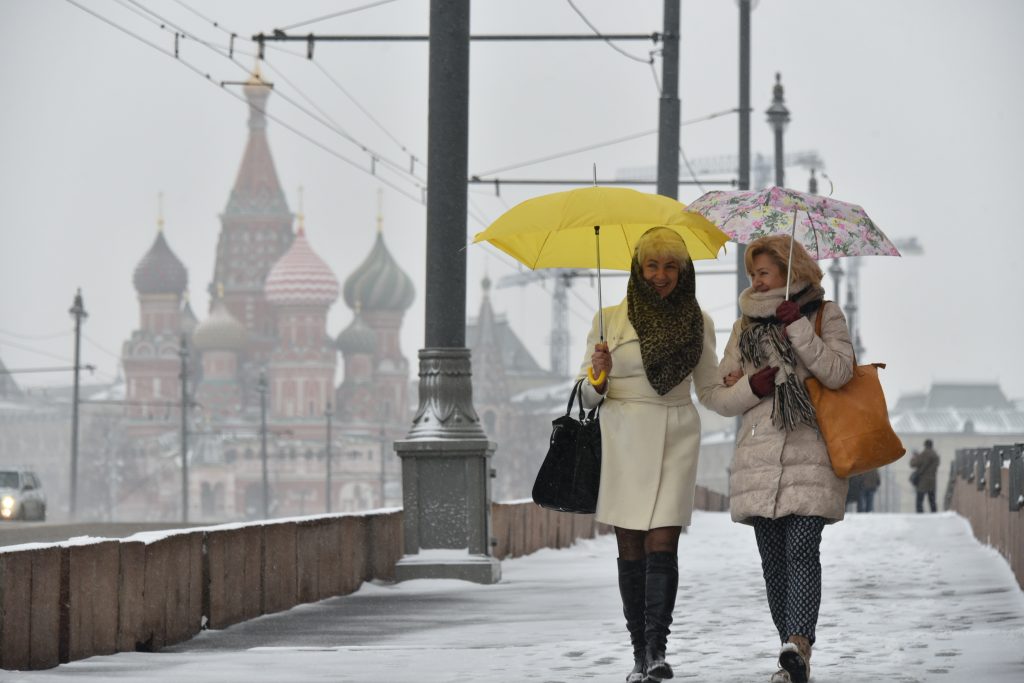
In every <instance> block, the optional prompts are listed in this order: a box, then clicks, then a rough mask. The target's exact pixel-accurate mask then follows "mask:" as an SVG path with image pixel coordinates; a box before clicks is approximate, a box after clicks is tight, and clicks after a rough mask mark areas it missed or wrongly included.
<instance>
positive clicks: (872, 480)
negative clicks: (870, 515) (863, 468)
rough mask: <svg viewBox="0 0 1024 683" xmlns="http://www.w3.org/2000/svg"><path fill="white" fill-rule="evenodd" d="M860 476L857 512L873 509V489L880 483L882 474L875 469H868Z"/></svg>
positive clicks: (871, 510)
mask: <svg viewBox="0 0 1024 683" xmlns="http://www.w3.org/2000/svg"><path fill="white" fill-rule="evenodd" d="M857 476H858V477H860V491H859V492H858V496H857V512H874V511H875V491H877V490H878V487H879V486H881V485H882V476H881V475H880V474H879V473H878V470H877V469H874V470H868V471H867V472H865V473H863V474H858V475H857Z"/></svg>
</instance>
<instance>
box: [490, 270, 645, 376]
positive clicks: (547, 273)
mask: <svg viewBox="0 0 1024 683" xmlns="http://www.w3.org/2000/svg"><path fill="white" fill-rule="evenodd" d="M628 275H629V274H628V273H619V272H610V273H604V277H626V276H628ZM579 277H586V278H593V277H594V271H592V270H577V269H571V268H549V269H545V270H529V271H524V272H522V273H513V274H512V275H506V276H504V277H502V278H501V279H499V280H498V284H497V285H496V286H497V288H499V289H501V288H504V287H522V286H523V285H531V284H536V283H542V282H553V283H554V291H552V293H551V336H550V337H549V339H550V343H551V346H550V352H549V353H550V355H549V357H548V358H549V361H550V368H551V372H553V373H554V374H556V375H559V376H562V377H568V376H569V374H570V372H569V354H570V340H569V287H571V286H572V281H573V280H575V279H576V278H579Z"/></svg>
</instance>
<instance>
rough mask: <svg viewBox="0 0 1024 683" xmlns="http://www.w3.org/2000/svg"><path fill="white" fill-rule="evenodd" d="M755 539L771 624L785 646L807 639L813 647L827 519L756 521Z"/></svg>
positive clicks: (757, 519)
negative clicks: (798, 638)
mask: <svg viewBox="0 0 1024 683" xmlns="http://www.w3.org/2000/svg"><path fill="white" fill-rule="evenodd" d="M753 521H754V536H755V537H756V538H757V549H758V551H759V552H760V553H761V569H762V571H763V572H764V585H765V588H766V589H767V591H768V608H769V609H770V610H771V613H772V621H774V622H775V628H777V629H778V630H779V638H780V640H781V641H782V642H783V643H785V642H786V641H788V640H789V637H790V636H793V635H799V636H804V637H805V638H807V639H808V640H809V641H811V644H814V629H815V627H816V626H817V624H818V607H819V606H820V605H821V561H820V555H819V552H818V549H819V546H820V545H821V531H822V529H824V528H825V520H824V519H823V518H821V517H803V516H800V515H788V516H786V517H782V518H779V519H768V518H766V517H755V518H754V520H753Z"/></svg>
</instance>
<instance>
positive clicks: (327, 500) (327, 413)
mask: <svg viewBox="0 0 1024 683" xmlns="http://www.w3.org/2000/svg"><path fill="white" fill-rule="evenodd" d="M324 417H326V418H327V441H326V442H325V443H324V461H325V462H326V463H327V483H326V487H325V490H324V510H325V511H326V512H330V511H331V421H332V419H333V418H334V411H333V410H332V408H331V402H330V401H328V402H327V408H326V409H325V410H324Z"/></svg>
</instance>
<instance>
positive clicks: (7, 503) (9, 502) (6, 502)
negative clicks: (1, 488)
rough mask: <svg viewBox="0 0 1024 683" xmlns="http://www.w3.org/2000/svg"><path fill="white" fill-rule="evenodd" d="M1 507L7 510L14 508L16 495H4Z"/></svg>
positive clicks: (0, 501)
mask: <svg viewBox="0 0 1024 683" xmlns="http://www.w3.org/2000/svg"><path fill="white" fill-rule="evenodd" d="M0 507H3V509H5V510H10V509H11V508H13V507H14V497H13V496H4V497H3V500H0Z"/></svg>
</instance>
